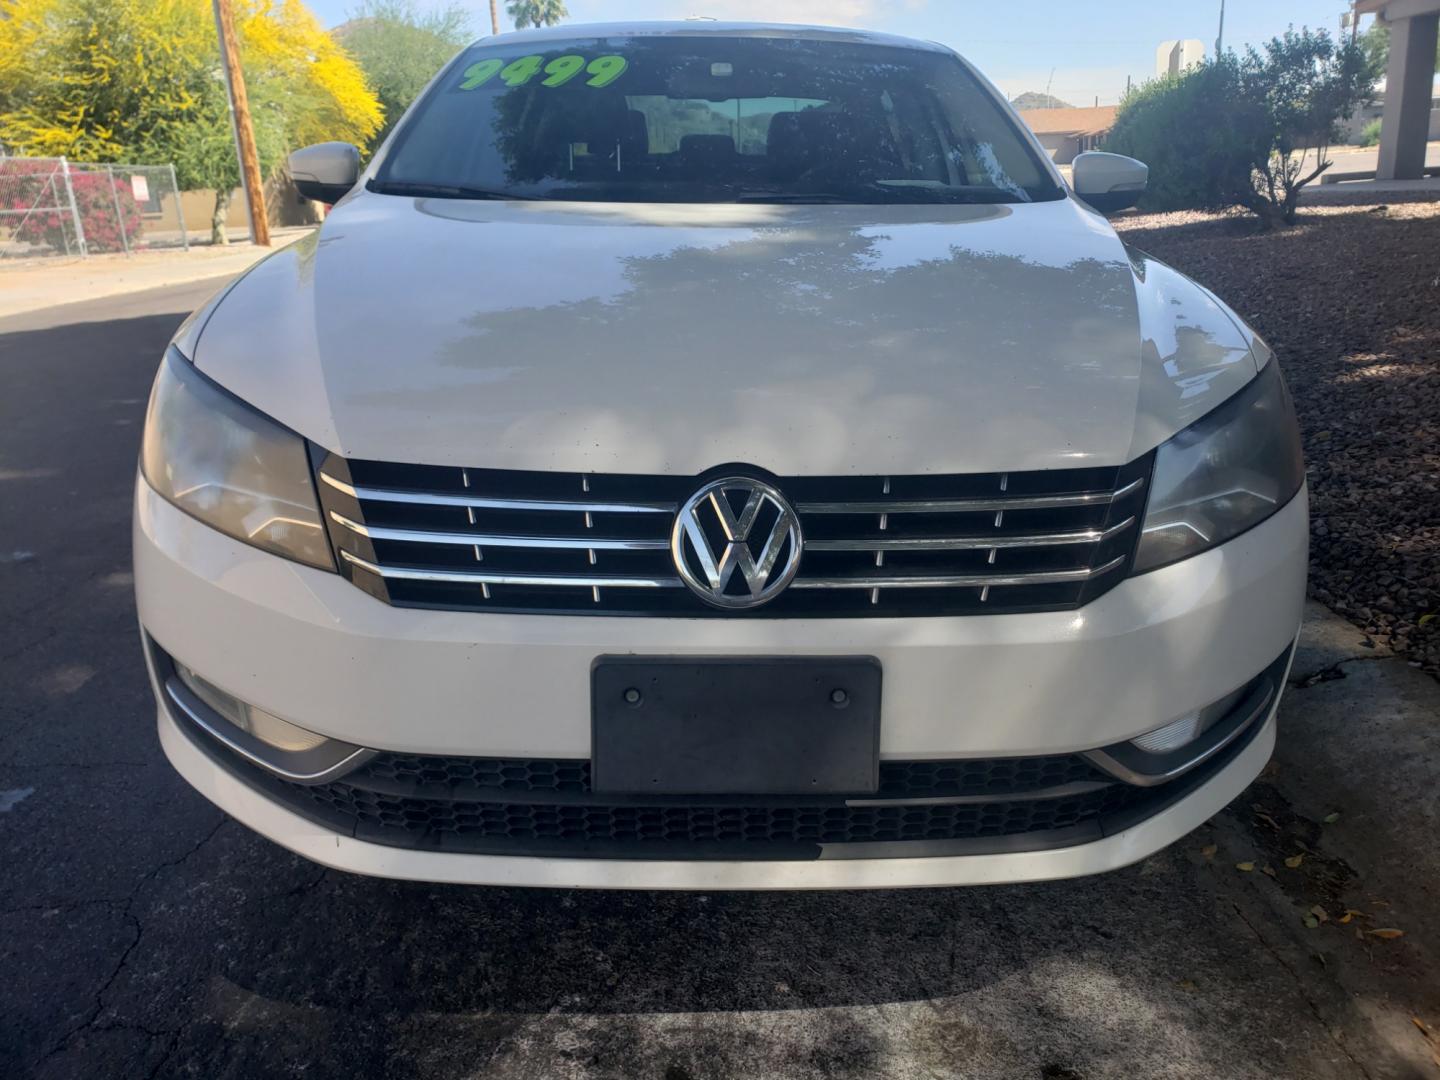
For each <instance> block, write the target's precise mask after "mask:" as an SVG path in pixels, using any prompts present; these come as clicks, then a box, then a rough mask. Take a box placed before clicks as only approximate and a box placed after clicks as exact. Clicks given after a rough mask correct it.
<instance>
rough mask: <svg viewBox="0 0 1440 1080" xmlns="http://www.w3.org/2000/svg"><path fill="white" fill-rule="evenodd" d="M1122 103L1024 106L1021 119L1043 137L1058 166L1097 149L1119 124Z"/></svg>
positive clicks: (1043, 143) (1044, 145)
mask: <svg viewBox="0 0 1440 1080" xmlns="http://www.w3.org/2000/svg"><path fill="white" fill-rule="evenodd" d="M1119 111H1120V107H1119V106H1118V105H1097V106H1095V107H1094V108H1087V109H1024V110H1022V111H1021V113H1020V119H1021V120H1024V121H1025V123H1026V124H1028V125H1029V127H1030V130H1031V131H1033V132H1034V133H1035V135H1036V136H1037V137H1038V138H1039V139H1040V145H1041V146H1043V147H1045V149H1046V150H1047V151H1048V152H1049V154H1050V157H1051V158H1052V159H1053V160H1054V162H1055V164H1057V165H1068V164H1070V162H1072V161H1074V160H1075V155H1076V154H1083V153H1084V152H1085V151H1087V150H1095V149H1097V148H1098V147H1099V146H1100V143H1101V142H1102V141H1103V140H1104V138H1105V136H1106V135H1108V134H1109V133H1110V129H1111V128H1112V127H1114V126H1115V114H1116V113H1117V112H1119Z"/></svg>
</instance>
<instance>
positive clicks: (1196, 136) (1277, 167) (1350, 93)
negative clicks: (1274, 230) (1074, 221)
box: [1105, 30, 1370, 226]
mask: <svg viewBox="0 0 1440 1080" xmlns="http://www.w3.org/2000/svg"><path fill="white" fill-rule="evenodd" d="M1369 97H1370V69H1369V66H1368V64H1367V62H1366V59H1365V55H1364V53H1363V51H1362V50H1361V49H1360V48H1359V47H1358V46H1357V45H1355V44H1354V43H1353V42H1345V43H1342V44H1340V45H1336V44H1335V43H1334V42H1333V41H1332V40H1331V39H1330V35H1329V34H1328V33H1326V32H1325V31H1323V30H1321V31H1318V32H1312V31H1310V30H1299V31H1296V30H1287V31H1286V32H1285V33H1284V34H1282V35H1281V36H1280V37H1277V38H1272V39H1271V40H1270V41H1268V42H1266V43H1265V45H1264V47H1263V49H1260V50H1257V49H1254V48H1251V47H1247V48H1246V50H1245V53H1244V55H1243V56H1239V57H1236V56H1235V55H1233V54H1229V55H1226V56H1223V57H1220V58H1218V59H1216V60H1213V61H1211V62H1210V63H1207V64H1202V65H1201V66H1200V67H1198V68H1193V69H1191V70H1190V71H1187V72H1184V73H1183V74H1180V75H1176V76H1171V77H1169V78H1165V79H1160V80H1156V81H1154V82H1151V83H1148V84H1146V85H1145V86H1143V87H1142V88H1141V89H1140V90H1139V91H1136V92H1134V93H1132V94H1130V95H1129V96H1127V97H1126V99H1125V100H1124V102H1122V103H1121V107H1120V114H1119V116H1117V117H1116V122H1115V127H1114V128H1113V129H1112V131H1111V133H1110V137H1109V138H1108V139H1107V140H1106V144H1105V146H1106V149H1108V150H1112V151H1114V152H1116V153H1121V154H1129V155H1130V156H1132V157H1138V158H1140V159H1141V160H1143V161H1145V162H1146V163H1147V164H1149V165H1150V177H1151V188H1150V191H1149V192H1147V196H1146V198H1145V199H1143V200H1142V202H1141V205H1142V206H1146V207H1148V208H1150V209H1156V210H1176V209H1213V208H1217V207H1222V206H1243V207H1245V208H1246V209H1247V210H1249V211H1251V212H1252V213H1254V214H1255V215H1257V216H1258V217H1259V218H1260V220H1261V221H1262V222H1263V223H1264V224H1265V225H1267V226H1268V225H1275V224H1279V223H1281V222H1285V223H1289V222H1293V221H1294V220H1295V210H1296V206H1297V205H1298V203H1299V198H1300V190H1301V189H1302V188H1303V187H1304V186H1305V185H1306V184H1308V183H1310V181H1312V180H1314V179H1315V178H1316V177H1317V176H1319V175H1320V174H1321V173H1322V172H1324V171H1325V170H1326V169H1328V168H1329V167H1330V165H1331V162H1330V161H1329V160H1328V159H1327V156H1326V155H1327V153H1328V151H1329V148H1330V143H1331V142H1332V141H1334V140H1335V139H1336V138H1337V137H1338V134H1339V133H1338V125H1339V121H1340V118H1341V117H1344V116H1349V115H1350V114H1351V113H1353V112H1354V110H1355V109H1356V108H1357V107H1358V106H1360V105H1362V104H1364V103H1366V102H1367V101H1368V100H1369ZM1310 152H1313V154H1314V160H1315V161H1316V162H1317V163H1318V164H1316V165H1315V166H1314V168H1313V169H1311V170H1310V171H1309V172H1305V171H1304V170H1305V169H1306V168H1308V167H1309V166H1308V164H1307V154H1309V153H1310Z"/></svg>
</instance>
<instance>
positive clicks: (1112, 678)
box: [135, 481, 1306, 889]
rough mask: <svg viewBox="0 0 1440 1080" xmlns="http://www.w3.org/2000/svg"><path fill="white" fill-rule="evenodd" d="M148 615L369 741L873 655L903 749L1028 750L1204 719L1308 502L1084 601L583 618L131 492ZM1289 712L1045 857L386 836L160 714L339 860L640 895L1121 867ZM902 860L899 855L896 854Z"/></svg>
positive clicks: (1292, 624)
mask: <svg viewBox="0 0 1440 1080" xmlns="http://www.w3.org/2000/svg"><path fill="white" fill-rule="evenodd" d="M135 522H136V525H135V562H136V589H137V597H138V603H139V609H140V618H141V623H142V626H143V627H144V628H145V630H146V632H147V633H148V634H149V635H150V636H151V638H153V640H154V641H155V642H156V643H157V645H158V646H159V647H160V648H162V649H163V650H164V651H165V652H166V653H169V654H170V655H172V656H174V657H175V658H176V659H178V660H180V661H181V662H183V663H184V664H185V665H187V666H188V667H190V668H192V669H194V670H196V671H198V672H202V673H204V675H205V677H206V678H207V679H209V680H210V681H211V682H213V683H215V684H216V685H218V686H220V687H222V688H224V689H225V690H227V691H229V692H230V693H233V694H235V695H236V696H237V697H240V698H242V699H244V700H246V701H248V702H250V703H252V704H254V705H257V706H259V707H261V708H264V709H266V710H268V711H270V712H273V713H274V714H276V715H277V716H280V717H283V718H287V719H291V720H293V721H294V722H296V723H299V724H301V725H302V726H304V727H306V728H308V729H311V730H314V731H317V732H320V733H322V734H324V735H327V736H330V737H331V738H335V739H341V740H344V741H346V742H351V743H355V744H358V745H360V746H364V747H369V748H373V749H377V750H392V751H399V752H407V753H412V754H426V755H461V756H473V757H523V758H561V759H565V758H571V759H583V758H587V757H588V755H589V731H590V727H589V717H590V701H589V672H590V664H591V662H592V660H593V659H594V658H595V656H597V655H600V654H606V653H627V652H628V653H635V654H640V655H645V654H657V655H677V654H697V655H787V654H788V655H818V654H863V655H872V656H875V657H877V658H878V659H879V660H880V662H881V663H882V665H883V666H884V670H885V683H884V698H883V702H882V733H881V756H882V759H886V760H902V759H903V760H912V761H917V760H918V761H923V760H927V759H928V760H941V759H959V758H979V757H984V758H994V757H1001V756H1003V757H1023V756H1030V755H1053V754H1066V753H1072V752H1076V751H1087V750H1092V749H1094V748H1097V747H1103V746H1109V745H1111V744H1115V743H1120V742H1123V741H1124V740H1127V739H1129V738H1132V737H1134V736H1136V735H1139V734H1141V733H1143V732H1146V731H1150V730H1152V729H1154V728H1156V727H1158V726H1160V725H1161V724H1164V723H1165V722H1167V721H1169V720H1171V719H1173V718H1175V717H1177V716H1180V715H1182V714H1184V713H1186V712H1188V711H1190V710H1193V709H1198V708H1202V707H1203V706H1205V705H1207V704H1209V703H1210V702H1212V701H1214V700H1216V699H1217V698H1219V697H1221V696H1223V695H1224V694H1226V693H1227V692H1229V691H1231V690H1233V689H1235V688H1236V687H1238V686H1241V685H1243V684H1245V683H1246V682H1247V681H1248V680H1250V679H1252V678H1253V677H1255V676H1256V674H1257V673H1258V672H1260V671H1261V670H1262V669H1264V668H1265V667H1266V666H1267V665H1268V664H1269V663H1270V662H1271V661H1273V660H1274V658H1275V657H1276V656H1277V655H1280V654H1282V653H1284V652H1285V651H1286V649H1287V648H1288V646H1289V643H1290V642H1291V641H1292V640H1293V638H1294V635H1295V629H1296V626H1297V624H1298V621H1299V614H1300V608H1301V604H1302V602H1303V596H1304V582H1305V555H1306V507H1305V496H1304V493H1303V492H1302V493H1301V495H1300V496H1299V497H1297V498H1296V499H1295V500H1294V501H1293V502H1292V503H1291V504H1290V505H1289V506H1287V507H1285V508H1284V509H1283V510H1281V511H1280V512H1279V513H1278V514H1276V515H1275V516H1274V517H1272V518H1271V519H1269V520H1268V521H1266V522H1265V523H1263V524H1262V525H1260V526H1258V527H1257V528H1255V529H1253V530H1251V531H1250V532H1248V533H1246V534H1244V535H1242V536H1240V537H1238V538H1236V539H1235V540H1233V541H1232V542H1230V543H1229V544H1226V545H1223V546H1222V547H1220V548H1217V549H1215V550H1213V551H1210V552H1207V553H1206V554H1204V555H1201V556H1199V557H1196V558H1194V559H1190V560H1187V561H1185V562H1182V563H1179V564H1176V565H1174V566H1170V567H1166V568H1164V569H1162V570H1158V571H1155V572H1153V573H1150V574H1146V575H1143V576H1141V577H1138V578H1133V579H1130V580H1128V581H1126V582H1124V583H1123V584H1121V585H1120V586H1118V587H1116V588H1115V589H1113V590H1112V591H1110V592H1109V593H1107V594H1106V595H1104V596H1102V597H1101V598H1099V599H1098V600H1096V601H1095V602H1093V603H1091V604H1090V605H1088V606H1086V607H1084V608H1082V609H1080V610H1078V611H1071V612H1057V613H1042V614H1025V615H995V616H985V617H974V618H932V619H875V620H864V619H850V620H747V621H744V622H739V621H737V622H730V621H726V620H714V619H712V620H675V619H639V618H602V617H590V618H584V619H578V618H564V617H550V616H537V615H513V616H507V615H489V614H485V615H481V614H475V613H466V612H444V611H423V610H413V609H399V608H392V607H389V606H387V605H385V604H383V603H380V602H379V601H377V600H375V599H373V598H372V597H370V596H368V595H366V594H364V593H362V592H361V591H360V590H358V589H356V588H354V587H353V586H351V585H350V584H349V583H348V582H346V581H344V580H342V579H341V578H339V577H338V576H336V575H333V574H327V573H324V572H321V571H316V570H312V569H309V568H306V567H302V566H299V565H297V564H293V563H289V562H286V561H284V560H281V559H278V558H275V557H273V556H270V555H267V554H265V553H263V552H260V551H257V550H255V549H252V548H249V547H247V546H245V545H243V544H239V543H237V542H235V541H233V540H230V539H229V538H227V537H225V536H223V535H221V534H219V533H216V532H214V531H213V530H211V529H208V528H206V527H205V526H203V525H200V524H199V523H198V522H195V521H194V520H193V519H191V518H189V517H187V516H186V515H184V514H182V513H180V512H179V511H177V510H175V509H174V508H173V507H171V506H170V505H169V504H167V503H165V502H164V501H163V500H161V499H159V498H158V497H157V496H155V494H154V493H153V491H151V490H150V489H149V488H148V487H147V486H146V485H145V483H144V482H143V481H141V482H140V483H139V485H138V486H137V496H136V517H135ZM1274 707H1275V703H1274V702H1272V703H1271V705H1270V707H1269V709H1268V711H1267V715H1266V716H1265V717H1264V719H1263V721H1261V722H1258V723H1257V725H1256V726H1255V727H1254V729H1253V731H1252V732H1251V733H1249V734H1248V735H1247V738H1246V740H1244V741H1243V743H1237V746H1236V748H1235V749H1234V751H1233V752H1232V753H1229V754H1227V755H1226V757H1225V758H1224V760H1221V761H1218V762H1217V763H1216V765H1215V767H1214V768H1213V769H1211V770H1209V771H1208V772H1207V774H1206V777H1205V781H1204V783H1203V784H1200V785H1199V786H1192V787H1191V788H1190V789H1189V790H1187V791H1185V792H1184V793H1183V794H1181V795H1180V796H1179V797H1178V798H1175V799H1172V800H1169V801H1167V802H1165V804H1164V805H1163V807H1162V808H1161V809H1158V810H1157V811H1156V812H1155V813H1153V814H1151V815H1150V816H1148V817H1146V818H1145V819H1144V820H1141V821H1138V822H1136V823H1134V824H1129V825H1127V826H1126V827H1124V828H1121V829H1119V830H1118V831H1114V832H1111V833H1110V834H1109V835H1105V836H1103V837H1102V838H1100V839H1095V840H1093V841H1090V842H1085V843H1074V844H1070V845H1069V846H1065V847H1057V848H1047V849H1043V850H1007V851H999V852H990V853H977V854H965V855H931V856H927V857H906V856H904V855H900V856H898V857H877V858H837V859H831V858H819V859H815V858H811V859H808V860H800V859H796V860H783V859H782V860H773V859H771V860H765V861H758V860H757V861H751V860H741V859H733V860H730V859H710V860H708V861H690V860H688V859H674V860H670V859H663V858H662V859H654V858H651V859H645V860H630V859H609V858H603V857H602V858H566V857H561V856H547V857H544V858H537V857H534V856H509V855H498V854H484V855H478V854H468V853H467V854H461V853H457V852H453V851H443V850H413V849H401V848H395V847H389V846H383V845H380V844H376V843H371V842H367V841H365V840H359V839H356V838H355V837H354V836H352V835H344V834H343V833H342V831H340V830H338V829H336V828H335V827H333V826H327V825H325V824H323V823H317V822H315V821H314V820H311V819H308V818H307V817H302V816H301V815H299V814H296V813H294V812H293V811H291V810H289V809H286V808H285V807H284V806H282V805H279V804H278V803H277V802H276V801H275V800H274V799H272V798H270V797H267V796H266V795H264V794H262V793H261V791H260V790H258V789H257V788H256V787H255V786H253V785H251V784H248V783H246V782H245V781H244V780H242V779H239V778H237V776H236V775H235V774H234V772H233V770H229V769H226V768H222V767H220V766H219V765H217V764H216V762H215V760H214V759H213V758H211V757H210V756H207V753H206V752H205V751H204V750H202V749H201V748H200V747H199V746H198V745H197V744H196V743H195V742H194V741H193V737H192V736H191V735H189V734H187V733H185V732H183V731H181V730H180V729H179V728H178V727H177V726H176V723H175V720H174V719H173V718H172V717H171V716H170V715H169V714H168V713H166V712H165V710H164V709H162V710H161V714H160V730H161V738H162V744H163V745H164V747H165V750H166V753H167V755H168V756H169V757H170V759H171V761H172V762H173V763H174V764H175V766H176V768H177V769H179V771H180V772H181V773H182V774H183V775H185V776H186V778H187V779H188V780H190V782H191V783H192V784H194V785H195V786H196V787H197V788H199V789H200V790H201V791H202V792H204V793H205V794H206V795H207V796H208V797H210V798H211V799H212V800H213V801H215V802H216V803H218V804H219V805H220V806H222V807H223V808H224V809H226V810H227V811H228V812H230V813H231V814H232V815H234V816H235V817H237V818H238V819H240V820H241V821H244V822H246V823H247V824H249V825H250V826H251V827H253V828H255V829H257V830H258V831H260V832H262V833H264V834H265V835H267V836H270V837H271V838H273V839H275V840H277V841H278V842H280V843H282V844H284V845H285V846H287V847H289V848H291V849H292V850H295V851H297V852H299V853H301V854H304V855H307V856H308V857H311V858H314V859H316V860H317V861H320V862H323V863H326V864H327V865H332V866H338V867H342V868H345V869H351V870H355V871H358V872H363V873H370V874H378V875H383V876H395V877H415V878H423V879H428V880H442V881H457V882H458V881H466V882H475V883H494V884H533V885H557V886H558V885H575V886H590V887H637V888H666V887H673V888H701V889H713V888H800V887H864V886H887V887H889V886H902V885H937V884H961V883H981V882H991V881H1017V880H1038V879H1044V878H1054V877H1066V876H1071V875H1076V874H1086V873H1093V872H1097V871H1101V870H1106V869H1112V868H1115V867H1118V866H1122V865H1125V864H1126V863H1129V862H1132V861H1134V860H1135V859H1138V858H1141V857H1143V856H1145V855H1147V854H1149V853H1151V852H1153V851H1155V850H1157V849H1158V848H1160V847H1163V846H1164V845H1166V844H1168V843H1170V842H1172V841H1173V840H1175V839H1177V838H1178V837H1180V836H1182V835H1184V833H1186V832H1188V831H1189V830H1190V829H1192V828H1194V827H1195V826H1196V825H1198V824H1199V823H1200V822H1202V821H1204V820H1205V819H1206V818H1207V817H1209V816H1210V815H1211V814H1213V813H1214V812H1215V811H1216V810H1218V809H1219V808H1220V807H1222V806H1223V805H1224V804H1225V803H1226V802H1228V801H1229V800H1230V799H1231V798H1233V797H1234V796H1235V795H1236V794H1238V792H1239V791H1240V790H1242V789H1243V787H1244V786H1245V785H1246V784H1247V783H1248V782H1249V781H1250V780H1251V779H1252V778H1253V777H1254V776H1255V774H1256V773H1258V771H1259V769H1260V768H1261V767H1262V766H1263V764H1264V762H1265V760H1266V759H1267V758H1268V755H1269V752H1270V748H1271V746H1272V744H1273V740H1274V719H1273V717H1274ZM887 854H893V853H887Z"/></svg>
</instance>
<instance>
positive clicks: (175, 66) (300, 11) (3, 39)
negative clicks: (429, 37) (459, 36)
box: [0, 0, 381, 243]
mask: <svg viewBox="0 0 1440 1080" xmlns="http://www.w3.org/2000/svg"><path fill="white" fill-rule="evenodd" d="M0 15H3V16H5V17H4V18H0V142H3V143H5V144H6V145H7V146H9V147H10V148H11V149H12V150H13V151H15V152H18V153H21V154H27V155H31V156H41V157H43V156H59V155H66V156H68V157H71V158H74V159H77V160H86V161H99V162H111V161H129V162H141V163H143V162H155V163H165V162H173V163H174V164H175V166H176V172H177V174H178V176H179V179H180V184H181V187H182V188H185V189H187V190H190V189H194V188H200V187H213V188H214V189H215V192H216V205H215V221H216V222H217V223H223V220H224V214H225V211H226V209H228V207H229V203H230V192H231V190H232V189H233V188H234V186H235V184H236V183H237V182H238V179H239V177H238V173H237V171H236V165H235V149H234V142H233V139H232V137H231V136H230V134H229V132H230V118H229V106H228V102H227V99H226V95H225V91H224V82H223V77H222V73H221V69H220V55H219V45H218V43H217V40H216V35H215V22H214V16H213V14H212V11H211V6H210V2H209V0H5V2H4V4H3V7H0ZM236 28H237V31H238V33H239V36H240V48H241V61H242V64H243V65H244V69H245V77H246V88H247V90H248V91H249V97H250V104H251V113H252V119H253V122H254V126H255V134H256V141H257V143H258V144H259V149H260V156H261V164H262V166H265V167H273V166H274V164H275V163H277V162H278V161H279V159H280V157H281V156H282V155H283V153H284V151H285V150H286V149H288V148H289V147H292V146H300V145H304V144H305V143H309V142H319V141H322V140H325V139H343V140H346V141H349V142H357V143H363V142H364V141H365V140H366V139H367V138H369V136H370V135H371V134H372V133H373V132H374V131H375V130H376V128H378V127H379V126H380V122H381V113H380V104H379V102H378V101H377V100H376V99H375V96H374V95H373V94H372V93H371V92H370V91H369V89H368V88H367V87H366V85H365V80H364V76H363V75H362V74H361V72H360V69H359V68H358V67H357V66H356V64H355V63H354V61H352V60H351V59H350V58H349V57H348V56H347V55H346V54H345V53H344V52H343V51H342V50H341V49H340V47H339V46H338V45H337V44H336V43H335V42H334V41H333V40H332V39H331V37H330V35H329V34H327V33H326V32H325V31H324V29H323V28H322V27H321V26H320V24H319V23H318V22H317V21H316V20H315V17H314V16H313V15H312V14H311V13H310V11H309V9H308V8H306V7H305V5H304V4H303V3H301V0H238V2H237V3H236ZM212 232H213V234H214V238H215V239H216V240H218V241H219V242H222V243H223V242H224V230H223V228H222V227H220V224H216V225H215V226H214V227H213V229H212Z"/></svg>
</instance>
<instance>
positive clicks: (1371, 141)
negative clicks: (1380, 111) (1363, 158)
mask: <svg viewBox="0 0 1440 1080" xmlns="http://www.w3.org/2000/svg"><path fill="white" fill-rule="evenodd" d="M1360 145H1361V146H1379V145H1380V118H1379V117H1378V116H1377V117H1376V118H1375V119H1374V120H1371V121H1370V122H1369V123H1368V124H1366V125H1365V126H1364V127H1363V128H1361V129H1360Z"/></svg>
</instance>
